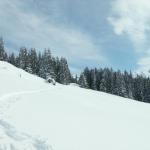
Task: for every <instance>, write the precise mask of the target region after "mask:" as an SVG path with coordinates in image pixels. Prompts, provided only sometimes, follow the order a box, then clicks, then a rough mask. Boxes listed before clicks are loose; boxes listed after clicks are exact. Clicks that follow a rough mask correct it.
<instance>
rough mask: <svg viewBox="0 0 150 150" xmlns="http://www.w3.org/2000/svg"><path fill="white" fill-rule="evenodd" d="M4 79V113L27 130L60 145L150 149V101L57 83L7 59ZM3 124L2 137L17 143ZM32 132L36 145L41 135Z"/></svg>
mask: <svg viewBox="0 0 150 150" xmlns="http://www.w3.org/2000/svg"><path fill="white" fill-rule="evenodd" d="M0 83H1V86H0V117H1V118H2V119H6V120H7V122H9V123H10V124H12V125H13V126H14V127H15V128H16V129H17V130H19V131H23V132H25V133H26V134H27V135H32V136H34V137H38V136H39V135H40V136H42V137H44V138H46V139H47V141H48V143H49V145H52V148H53V149H54V150H91V149H94V150H101V149H102V150H141V149H142V150H150V144H149V139H150V130H149V127H150V105H149V104H145V103H141V102H137V101H134V100H130V99H126V98H121V97H118V96H114V95H110V94H106V93H102V92H97V91H92V90H88V89H82V88H79V87H78V86H75V85H73V84H72V85H68V86H65V85H60V84H57V85H56V86H53V85H51V84H48V83H46V82H45V81H44V80H43V79H41V78H39V77H36V76H34V75H31V74H28V73H26V72H25V71H23V70H21V69H18V68H15V67H14V66H12V65H10V64H8V63H5V62H0ZM1 126H2V127H1ZM3 126H4V125H3V123H2V124H1V123H0V132H2V133H0V136H1V134H2V135H6V136H4V138H3V139H5V138H6V141H9V143H11V140H12V141H15V142H16V141H17V140H16V139H14V137H11V136H8V135H7V134H6V133H5V128H3ZM8 129H9V127H8ZM9 132H10V133H13V132H11V127H10V131H9V130H8V132H7V133H9ZM19 133H20V132H19ZM13 135H15V133H13ZM21 137H22V134H21V136H19V139H22V138H21ZM23 137H24V134H23ZM30 137H31V136H29V138H28V136H25V138H24V139H29V140H24V141H26V142H27V143H28V144H29V146H30V144H31V147H32V146H33V145H34V144H33V143H34V141H35V139H36V138H35V139H32V138H30ZM7 139H8V140H7ZM30 139H31V140H30ZM22 142H23V141H22ZM0 143H1V140H0ZM9 143H8V145H10V144H9ZM19 143H20V142H19ZM19 143H17V145H16V143H15V144H14V145H15V146H19ZM43 144H44V143H42V145H43ZM6 145H7V144H6ZM46 145H47V144H46ZM44 146H45V145H44ZM25 148H26V147H25ZM33 148H34V149H36V150H38V148H35V147H34V146H33ZM48 148H49V147H48ZM28 149H30V148H28ZM2 150H3V149H2ZM19 150H20V149H19ZM21 150H22V148H21ZM42 150H47V149H46V148H45V149H42Z"/></svg>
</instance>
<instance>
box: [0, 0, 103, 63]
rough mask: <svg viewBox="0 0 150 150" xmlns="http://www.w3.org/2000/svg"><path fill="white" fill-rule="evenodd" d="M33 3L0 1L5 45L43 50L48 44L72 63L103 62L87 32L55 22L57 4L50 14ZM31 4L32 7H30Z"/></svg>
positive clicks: (98, 50) (57, 53) (16, 0)
mask: <svg viewBox="0 0 150 150" xmlns="http://www.w3.org/2000/svg"><path fill="white" fill-rule="evenodd" d="M29 2H30V3H29ZM35 2H36V1H32V0H29V1H28V3H27V1H19V0H13V2H12V0H5V1H0V18H1V23H0V34H2V36H3V37H4V39H5V40H6V41H7V43H8V45H7V47H8V48H12V49H13V48H19V47H21V46H27V47H28V48H31V47H35V48H37V49H40V50H42V49H44V48H48V47H49V48H51V49H52V52H53V53H54V54H55V55H58V56H65V57H67V58H68V59H69V61H70V62H71V63H78V60H84V61H85V63H86V61H91V63H92V62H93V63H95V62H97V63H103V62H105V61H106V59H105V57H104V56H103V54H102V51H101V48H99V46H96V44H95V43H94V39H93V38H92V37H91V36H90V35H88V34H85V33H84V32H83V31H82V30H80V29H78V28H76V27H74V26H69V25H66V24H64V23H63V22H62V23H60V22H59V24H58V23H57V21H56V22H55V21H54V18H56V16H57V19H58V18H59V15H60V14H61V13H60V12H59V13H58V14H57V12H58V10H57V9H56V7H57V6H55V10H57V11H56V12H55V13H56V14H53V13H51V15H50V14H46V13H44V12H42V11H40V7H38V10H37V9H35V8H36V7H35V8H34V6H35V5H36V6H37V4H36V3H35ZM31 4H32V6H33V8H31V7H30V5H31ZM50 7H52V6H51V5H50ZM53 7H54V6H53ZM41 10H44V8H42V9H41ZM60 17H61V16H60ZM51 19H52V20H51ZM7 43H6V44H7Z"/></svg>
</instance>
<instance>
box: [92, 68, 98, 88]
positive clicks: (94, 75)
mask: <svg viewBox="0 0 150 150" xmlns="http://www.w3.org/2000/svg"><path fill="white" fill-rule="evenodd" d="M91 89H93V90H97V88H96V74H95V69H92V70H91Z"/></svg>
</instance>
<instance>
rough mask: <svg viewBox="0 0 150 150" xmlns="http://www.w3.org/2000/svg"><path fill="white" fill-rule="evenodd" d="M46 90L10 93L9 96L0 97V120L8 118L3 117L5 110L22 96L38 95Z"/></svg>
mask: <svg viewBox="0 0 150 150" xmlns="http://www.w3.org/2000/svg"><path fill="white" fill-rule="evenodd" d="M46 90H48V89H41V90H32V91H31V90H30V91H20V92H12V93H9V94H4V95H2V96H1V97H0V118H6V117H8V116H6V115H5V110H8V109H9V108H10V107H11V106H12V105H13V104H14V103H16V102H17V101H19V100H21V96H22V95H25V94H34V93H39V92H43V91H46Z"/></svg>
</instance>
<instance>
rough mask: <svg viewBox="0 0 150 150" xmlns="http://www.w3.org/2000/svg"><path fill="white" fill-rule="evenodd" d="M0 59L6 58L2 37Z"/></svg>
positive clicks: (0, 40)
mask: <svg viewBox="0 0 150 150" xmlns="http://www.w3.org/2000/svg"><path fill="white" fill-rule="evenodd" d="M0 60H1V61H4V60H6V53H5V49H4V41H3V38H0Z"/></svg>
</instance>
